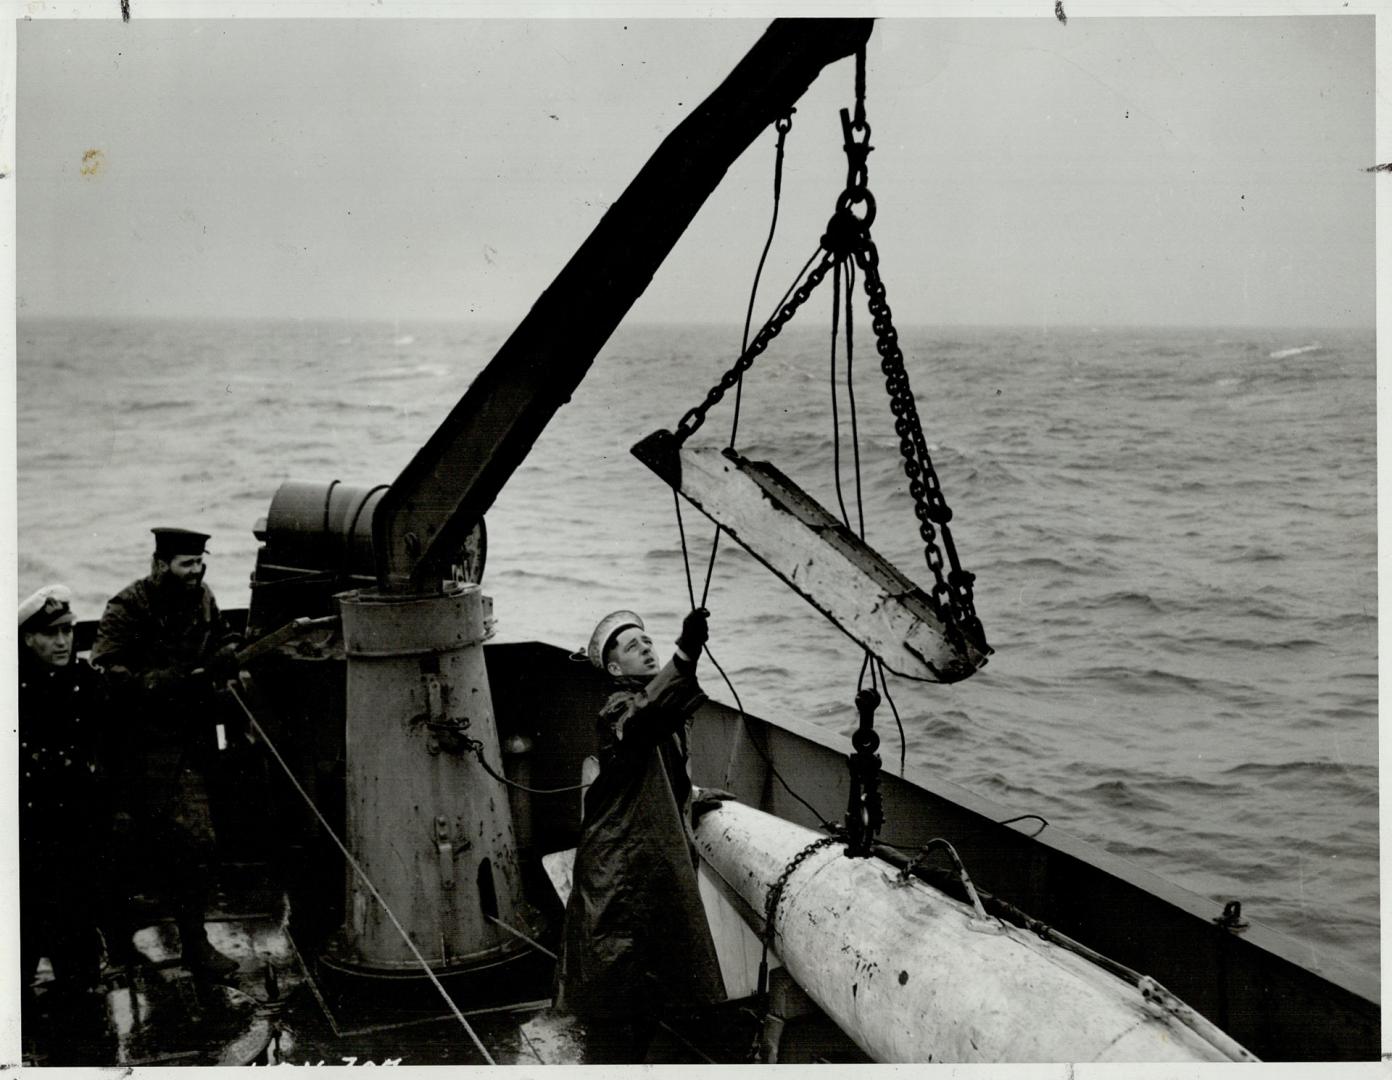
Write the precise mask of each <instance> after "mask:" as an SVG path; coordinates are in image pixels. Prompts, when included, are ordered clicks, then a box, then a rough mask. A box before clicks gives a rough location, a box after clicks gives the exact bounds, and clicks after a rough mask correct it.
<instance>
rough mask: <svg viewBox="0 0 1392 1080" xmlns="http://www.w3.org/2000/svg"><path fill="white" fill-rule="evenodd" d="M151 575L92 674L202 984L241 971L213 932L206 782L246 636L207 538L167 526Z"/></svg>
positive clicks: (101, 646) (95, 659)
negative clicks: (117, 730) (228, 611)
mask: <svg viewBox="0 0 1392 1080" xmlns="http://www.w3.org/2000/svg"><path fill="white" fill-rule="evenodd" d="M150 531H151V532H152V533H154V536H155V552H154V556H153V557H152V559H151V565H150V573H149V575H148V576H146V577H144V578H141V579H140V580H138V581H134V582H132V583H131V584H130V585H128V586H126V588H124V589H122V590H121V591H120V592H119V593H117V594H116V595H115V596H113V597H112V598H111V599H110V600H108V601H107V604H106V610H105V611H104V612H103V613H102V617H101V624H100V625H99V626H98V628H97V637H96V640H95V642H93V645H92V663H93V664H95V665H96V666H98V667H99V668H101V669H102V670H103V672H104V673H105V675H106V677H107V680H108V683H109V685H110V687H111V691H112V695H113V698H114V700H115V705H116V706H117V708H118V710H119V712H121V713H122V714H123V721H124V723H123V733H124V735H123V737H124V738H125V739H126V741H127V744H128V747H129V753H128V755H127V760H126V761H125V762H124V764H125V766H126V769H125V775H124V776H123V777H122V780H123V782H124V784H125V787H126V788H127V789H128V790H129V791H130V792H131V798H132V803H133V816H134V818H135V824H136V831H137V832H138V833H139V834H140V835H141V839H142V841H143V844H144V846H146V847H151V848H155V849H158V850H160V852H161V857H162V859H163V864H164V868H165V874H164V880H163V881H162V882H160V883H156V884H157V888H158V889H159V890H160V891H161V892H162V894H163V895H162V897H161V899H163V900H164V902H165V905H166V907H168V908H170V909H172V910H171V914H173V915H174V919H175V922H176V923H177V925H178V927H179V937H180V941H181V948H182V951H183V959H184V966H185V967H186V968H188V969H189V971H190V972H191V973H192V974H193V975H194V976H195V977H196V978H214V977H223V976H226V975H228V974H230V973H231V972H233V971H235V970H236V967H237V964H236V962H235V961H234V960H232V959H231V958H229V957H225V956H222V955H221V954H220V953H218V952H217V951H216V950H214V949H213V947H212V945H211V944H210V943H209V941H208V938H207V934H206V931H205V928H204V916H205V914H206V909H207V903H208V895H209V888H210V882H209V880H208V877H207V871H206V864H207V863H209V862H210V861H211V860H212V859H213V858H214V856H215V854H216V848H215V842H216V837H215V834H214V831H213V821H212V816H211V813H210V810H209V798H210V796H209V791H208V783H207V775H206V774H207V773H208V772H210V771H211V770H212V769H213V767H214V766H215V765H217V764H218V759H217V754H218V752H219V748H220V746H221V745H222V744H221V742H220V741H219V739H218V736H217V732H216V726H217V725H219V724H221V725H223V730H224V734H225V733H226V731H227V730H229V728H230V725H231V723H232V721H231V720H230V719H229V718H228V715H227V712H226V711H225V705H224V703H223V702H222V701H221V700H220V698H219V697H218V696H217V691H218V689H219V687H220V686H221V685H222V684H224V683H226V682H227V681H228V680H230V679H232V678H235V677H236V674H237V644H238V640H239V639H238V636H237V635H236V634H235V633H234V632H233V630H232V628H231V627H230V626H229V625H228V623H227V620H226V619H225V618H224V617H223V615H222V612H221V611H220V610H219V608H218V605H217V601H216V599H215V598H214V597H213V593H212V590H211V589H210V588H209V587H208V586H207V585H206V584H204V581H203V577H204V571H205V567H204V560H203V553H204V550H205V548H206V545H207V542H208V534H207V533H201V532H195V531H194V530H192V529H177V528H169V527H163V526H162V527H157V528H154V529H151V530H150Z"/></svg>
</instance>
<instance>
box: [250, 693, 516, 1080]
mask: <svg viewBox="0 0 1392 1080" xmlns="http://www.w3.org/2000/svg"><path fill="white" fill-rule="evenodd" d="M227 689H228V690H229V691H230V692H231V694H232V700H233V701H235V702H236V703H237V704H238V705H239V706H240V707H241V710H242V712H244V713H246V718H247V723H249V724H250V725H251V729H252V731H254V732H255V733H256V737H257V738H258V739H261V740H262V741H263V742H264V743H265V744H266V749H267V750H269V751H270V752H271V756H272V757H274V758H275V759H276V763H277V764H278V765H279V766H280V767H281V769H283V770H284V771H285V775H286V776H287V777H288V778H289V780H290V784H291V786H292V787H294V789H295V790H296V791H297V792H298V793H299V796H300V798H302V799H304V801H305V805H307V806H308V807H309V809H310V811H311V812H312V813H313V814H314V816H315V817H316V818H317V819H318V820H319V824H320V825H322V826H323V827H324V831H325V832H327V833H328V834H329V839H330V840H332V841H333V842H334V845H335V846H336V847H337V848H338V850H339V851H341V852H343V857H344V858H345V859H347V860H348V865H349V866H351V867H352V868H353V873H355V874H357V875H358V877H359V879H361V881H362V883H363V884H364V885H366V886H367V891H368V892H370V893H371V894H372V898H373V899H374V900H376V901H377V903H379V904H381V905H382V910H383V911H385V912H386V913H387V918H388V919H390V920H391V924H392V925H393V926H394V927H396V932H397V933H398V934H400V935H401V940H402V941H404V942H406V947H407V948H408V949H410V950H411V955H412V956H414V957H415V958H416V962H417V963H418V964H420V966H421V970H422V971H424V972H425V974H426V978H428V979H429V980H430V982H431V983H432V984H433V985H434V987H435V989H436V990H438V991H439V992H440V996H441V997H442V998H444V999H445V1004H446V1005H448V1006H449V1008H450V1012H452V1013H453V1014H454V1018H455V1019H456V1020H458V1021H459V1023H460V1025H461V1026H462V1027H463V1028H464V1030H465V1031H466V1032H467V1033H468V1035H469V1038H470V1039H471V1040H473V1044H474V1046H475V1048H476V1049H477V1050H478V1052H479V1053H480V1054H482V1055H483V1060H484V1061H486V1062H487V1063H488V1064H489V1065H496V1064H498V1063H497V1062H496V1061H494V1060H493V1056H492V1055H491V1054H489V1052H488V1049H487V1047H485V1046H484V1045H483V1043H482V1042H480V1041H479V1037H478V1035H477V1034H476V1033H475V1031H474V1029H473V1028H472V1027H470V1026H469V1021H468V1020H466V1019H464V1014H463V1013H462V1012H460V1011H459V1006H458V1005H456V1004H455V1003H454V998H452V997H450V996H449V991H447V990H446V989H445V988H444V985H443V984H442V983H441V982H440V980H439V979H438V978H437V977H436V975H435V972H433V971H431V970H430V965H429V964H427V963H426V961H425V957H423V956H422V955H421V954H420V950H419V949H417V948H416V943H415V942H414V941H412V940H411V935H410V934H408V933H406V928H405V927H404V926H402V925H401V921H400V920H399V919H398V918H397V917H396V913H395V912H394V911H392V909H391V907H390V906H389V905H388V904H387V901H386V900H385V899H384V898H383V896H382V894H381V893H380V892H378V891H377V886H376V885H374V884H372V880H371V879H370V878H369V877H368V876H367V874H366V873H364V872H363V868H362V867H361V866H359V865H358V860H357V859H355V858H353V855H352V852H350V851H349V850H348V849H347V847H345V846H344V844H343V841H342V840H340V839H339V838H338V834H337V833H335V832H334V831H333V829H332V827H330V825H329V823H328V822H327V821H326V820H325V819H324V815H323V814H321V813H320V812H319V807H317V806H315V805H314V800H313V799H311V798H310V797H309V793H308V792H307V791H305V789H304V788H303V787H301V786H300V782H299V780H298V779H297V778H296V777H295V774H294V773H293V772H292V771H291V769H290V766H289V765H287V764H286V763H285V759H284V758H283V757H281V756H280V751H279V750H277V749H276V745H275V743H273V742H272V741H271V739H270V736H268V735H267V734H266V729H265V728H263V727H262V726H261V724H260V722H259V721H258V720H257V719H256V716H255V714H253V713H252V711H251V710H250V709H249V708H247V703H246V702H245V701H243V700H242V695H241V694H240V693H238V692H237V688H236V687H235V686H233V685H231V684H230V683H229V684H228V687H227Z"/></svg>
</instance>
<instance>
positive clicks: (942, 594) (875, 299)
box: [855, 232, 987, 650]
mask: <svg viewBox="0 0 1392 1080" xmlns="http://www.w3.org/2000/svg"><path fill="white" fill-rule="evenodd" d="M855 257H856V262H857V263H858V264H859V265H860V268H861V270H862V272H863V273H864V279H865V295H866V297H867V299H868V303H869V308H870V319H871V323H872V325H873V326H874V328H875V350H876V351H877V352H878V353H879V354H880V370H881V371H882V372H883V373H884V377H885V389H886V390H887V391H888V392H889V409H890V412H891V413H893V414H894V433H895V434H896V435H898V436H899V452H900V454H901V455H902V456H903V458H904V475H905V476H907V477H908V480H909V495H910V496H911V497H912V498H913V502H914V516H915V517H916V518H918V534H919V536H920V537H921V538H922V540H923V555H924V558H925V559H926V560H927V562H928V569H929V570H930V571H931V572H932V574H933V592H932V595H933V598H934V599H935V600H936V601H937V602H938V604H939V605H940V607H941V609H942V610H943V611H944V612H946V613H947V614H948V615H949V626H951V627H953V628H954V629H956V630H958V631H960V632H963V633H965V635H966V636H967V638H968V639H969V640H970V641H971V642H972V643H973V644H975V645H976V646H977V647H979V648H981V649H983V650H984V649H985V648H986V647H987V646H986V634H985V631H984V630H983V629H982V626H981V620H980V619H978V618H977V616H976V606H975V603H974V602H973V599H972V582H973V581H975V580H976V575H975V574H972V573H970V572H968V571H966V570H963V569H962V566H961V563H960V562H959V561H958V559H957V547H956V545H955V544H953V542H952V532H951V530H950V529H949V528H948V524H947V523H948V522H949V521H951V520H952V510H951V508H950V507H949V506H948V505H947V500H946V499H945V498H944V497H943V492H942V485H941V484H940V483H939V482H938V474H937V473H936V471H934V469H933V459H932V458H931V457H929V456H928V444H927V441H926V440H925V439H924V437H923V424H922V423H921V422H920V420H919V418H918V407H917V406H916V405H915V404H914V397H913V391H912V390H911V389H910V387H909V375H908V372H907V371H905V369H904V353H903V350H902V349H900V348H899V335H898V332H897V331H896V330H895V329H894V322H893V319H892V318H891V315H890V310H889V304H888V302H887V301H886V300H885V287H884V282H883V281H881V280H880V269H879V267H880V255H879V250H878V249H877V248H876V247H875V242H874V241H873V240H871V239H870V237H869V234H868V232H867V233H865V234H864V239H863V242H862V243H861V244H860V245H859V246H858V247H857V248H856V251H855ZM939 534H941V537H942V546H941V548H940V547H939V545H938V537H939ZM944 556H946V560H947V567H946V570H947V573H946V575H944V572H943V571H944V565H943V560H944Z"/></svg>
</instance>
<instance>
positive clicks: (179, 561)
mask: <svg viewBox="0 0 1392 1080" xmlns="http://www.w3.org/2000/svg"><path fill="white" fill-rule="evenodd" d="M159 565H160V566H161V567H163V568H164V572H165V573H164V576H166V577H169V578H172V579H173V581H174V584H176V585H181V586H183V587H184V588H186V589H196V588H198V586H199V585H201V584H202V583H203V556H202V555H174V556H172V557H171V558H169V559H160V560H159Z"/></svg>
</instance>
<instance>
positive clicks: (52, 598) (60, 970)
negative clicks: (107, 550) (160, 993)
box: [18, 585, 111, 990]
mask: <svg viewBox="0 0 1392 1080" xmlns="http://www.w3.org/2000/svg"><path fill="white" fill-rule="evenodd" d="M73 619H74V617H73V611H72V593H71V591H70V590H69V589H68V588H67V586H65V585H45V586H44V587H43V588H42V589H39V590H38V591H37V592H35V593H33V595H31V596H29V597H27V598H26V599H25V600H24V601H23V603H21V604H20V605H19V636H20V648H19V672H18V674H19V694H18V704H19V708H18V713H19V834H20V952H21V962H22V965H23V967H22V978H23V979H24V981H25V982H26V983H27V982H28V980H29V979H30V978H31V977H32V976H33V974H34V971H35V968H36V967H37V965H38V961H39V957H40V956H47V957H48V958H49V962H50V964H51V965H52V968H53V974H54V979H55V986H66V987H68V988H71V989H78V990H80V989H83V988H89V987H92V986H94V985H95V984H96V980H97V975H98V970H99V967H100V951H101V942H100V938H99V937H98V934H97V924H98V921H99V918H100V917H101V911H100V907H101V901H102V899H104V898H105V892H104V890H105V888H106V883H107V880H108V878H107V876H106V875H105V873H104V867H103V866H102V864H101V841H100V839H99V837H100V834H101V830H102V827H103V826H104V825H105V823H106V822H107V821H108V820H109V810H110V807H109V805H108V804H107V801H106V792H105V789H104V788H103V786H102V779H101V777H100V776H99V764H100V760H101V746H100V744H101V740H102V737H103V735H104V733H105V732H106V731H107V730H109V727H110V719H111V718H110V716H109V714H108V707H107V700H106V694H105V692H104V688H103V686H102V681H101V678H100V677H99V676H98V675H97V673H96V672H95V671H93V670H92V669H91V668H90V667H88V666H87V664H86V662H85V661H83V660H81V659H79V658H77V657H76V656H75V655H74V651H73Z"/></svg>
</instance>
